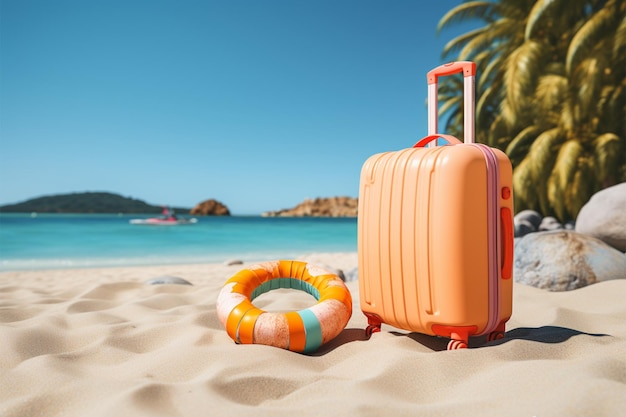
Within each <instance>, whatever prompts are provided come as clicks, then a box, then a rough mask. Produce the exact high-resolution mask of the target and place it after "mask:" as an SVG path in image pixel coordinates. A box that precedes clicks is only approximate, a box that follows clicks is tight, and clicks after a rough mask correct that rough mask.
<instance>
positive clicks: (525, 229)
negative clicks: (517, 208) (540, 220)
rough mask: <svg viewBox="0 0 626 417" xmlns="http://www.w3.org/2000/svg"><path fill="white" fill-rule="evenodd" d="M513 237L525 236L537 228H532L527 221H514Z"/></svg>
mask: <svg viewBox="0 0 626 417" xmlns="http://www.w3.org/2000/svg"><path fill="white" fill-rule="evenodd" d="M514 224H515V237H522V236H526V235H527V234H529V233H534V232H536V231H537V228H536V227H535V226H533V224H532V223H530V222H529V221H528V220H519V221H515V222H514Z"/></svg>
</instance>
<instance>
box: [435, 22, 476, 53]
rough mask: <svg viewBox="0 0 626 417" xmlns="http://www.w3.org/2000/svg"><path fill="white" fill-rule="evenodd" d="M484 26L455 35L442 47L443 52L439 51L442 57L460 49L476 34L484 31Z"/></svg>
mask: <svg viewBox="0 0 626 417" xmlns="http://www.w3.org/2000/svg"><path fill="white" fill-rule="evenodd" d="M485 30H486V28H479V29H474V30H470V31H469V32H467V33H464V34H462V35H459V36H457V37H456V38H454V39H452V40H451V41H449V42H448V43H447V44H446V45H445V46H444V47H443V52H442V53H441V56H442V57H446V56H448V55H450V54H452V53H454V52H456V51H458V50H460V49H462V48H463V47H464V46H465V45H466V44H467V43H468V42H470V41H471V40H472V39H473V38H475V37H476V36H479V35H480V34H482V33H483V32H485Z"/></svg>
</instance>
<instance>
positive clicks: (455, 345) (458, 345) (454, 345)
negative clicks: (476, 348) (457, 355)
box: [448, 339, 467, 350]
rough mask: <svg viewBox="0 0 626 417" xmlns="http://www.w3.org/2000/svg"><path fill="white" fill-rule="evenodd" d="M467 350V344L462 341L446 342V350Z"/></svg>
mask: <svg viewBox="0 0 626 417" xmlns="http://www.w3.org/2000/svg"><path fill="white" fill-rule="evenodd" d="M457 349H467V343H466V342H464V341H463V340H455V339H452V340H450V342H448V350H457Z"/></svg>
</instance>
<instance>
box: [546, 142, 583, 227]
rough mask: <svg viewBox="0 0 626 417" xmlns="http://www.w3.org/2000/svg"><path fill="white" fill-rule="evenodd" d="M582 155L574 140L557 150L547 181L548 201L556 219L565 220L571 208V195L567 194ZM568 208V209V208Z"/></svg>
mask: <svg viewBox="0 0 626 417" xmlns="http://www.w3.org/2000/svg"><path fill="white" fill-rule="evenodd" d="M582 153H583V147H582V145H581V144H580V142H579V141H578V140H576V139H571V140H568V141H567V142H565V143H564V144H563V145H562V146H561V149H560V150H559V153H558V156H557V158H556V162H555V164H554V168H553V169H552V173H551V175H550V178H549V179H548V201H549V203H550V206H551V207H552V209H554V211H555V213H556V215H557V217H559V218H560V219H562V220H563V219H565V218H566V217H567V213H568V211H569V210H568V209H570V208H572V207H571V204H570V203H571V201H568V200H571V199H572V198H571V197H572V193H571V192H568V189H569V187H571V184H572V181H573V179H574V175H575V174H576V172H577V171H578V169H579V166H578V159H579V158H580V157H581V155H582ZM568 206H569V207H568Z"/></svg>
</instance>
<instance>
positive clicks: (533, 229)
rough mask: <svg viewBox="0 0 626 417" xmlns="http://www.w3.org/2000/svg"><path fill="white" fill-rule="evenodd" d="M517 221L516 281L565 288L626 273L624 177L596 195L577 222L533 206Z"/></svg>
mask: <svg viewBox="0 0 626 417" xmlns="http://www.w3.org/2000/svg"><path fill="white" fill-rule="evenodd" d="M514 222H515V238H516V239H515V241H516V242H515V264H514V279H515V281H516V282H520V283H523V284H527V285H532V286H535V287H538V288H544V289H548V290H550V291H565V290H571V289H576V288H580V287H584V286H586V285H589V284H593V283H595V282H600V281H606V280H611V279H620V278H622V279H624V278H626V254H624V253H623V252H624V251H626V183H623V184H619V185H616V186H613V187H610V188H607V189H604V190H602V191H600V192H598V193H596V194H595V195H594V196H592V198H591V199H590V201H589V202H588V203H587V204H586V205H585V206H584V207H583V209H582V210H581V211H580V213H579V215H578V217H577V219H576V222H575V225H574V224H573V223H568V224H566V225H562V224H560V223H559V222H558V221H557V220H556V219H555V218H553V217H542V216H541V214H539V213H537V212H536V211H533V210H523V211H521V212H519V213H518V214H517V215H516V216H515V219H514ZM574 229H575V230H574ZM538 232H540V233H538Z"/></svg>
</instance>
